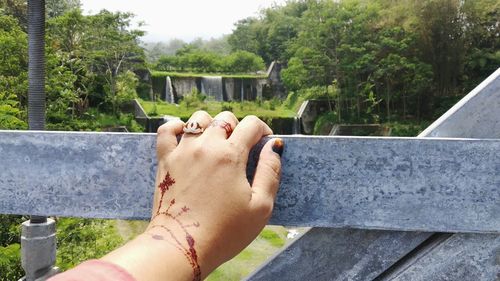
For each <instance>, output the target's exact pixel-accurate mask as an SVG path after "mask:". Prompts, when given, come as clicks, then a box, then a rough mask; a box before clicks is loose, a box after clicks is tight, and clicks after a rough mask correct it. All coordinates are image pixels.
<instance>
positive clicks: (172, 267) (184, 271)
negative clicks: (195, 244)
mask: <svg viewBox="0 0 500 281" xmlns="http://www.w3.org/2000/svg"><path fill="white" fill-rule="evenodd" d="M153 235H155V234H153ZM156 238H158V237H156ZM101 260H104V261H107V262H111V263H114V264H116V265H118V266H120V267H122V268H123V269H125V270H126V271H127V272H129V273H130V274H131V275H132V276H134V278H135V279H136V280H137V281H143V280H144V281H146V280H197V279H195V278H194V275H193V269H192V267H191V266H190V265H189V263H187V262H186V258H185V256H184V255H183V253H182V252H180V251H179V250H178V249H177V248H176V247H175V246H173V244H171V243H166V242H165V241H161V240H158V239H155V238H153V236H152V234H150V233H146V232H145V233H143V234H141V235H139V236H137V237H136V238H135V239H134V240H132V241H130V242H128V243H127V244H125V245H124V246H122V247H121V248H119V249H117V250H115V251H113V252H111V253H109V254H108V255H106V256H104V257H103V258H101ZM198 280H199V279H198Z"/></svg>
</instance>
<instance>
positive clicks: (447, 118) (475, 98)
mask: <svg viewBox="0 0 500 281" xmlns="http://www.w3.org/2000/svg"><path fill="white" fill-rule="evenodd" d="M424 136H425V137H443V138H450V137H460V138H493V139H495V138H496V139H500V68H499V69H497V71H495V72H494V73H493V74H492V75H490V76H489V77H488V78H487V79H486V80H484V81H483V82H482V83H481V84H479V86H477V87H476V88H475V89H474V90H472V91H471V92H470V93H469V94H468V95H467V96H465V97H464V98H463V99H462V100H460V101H459V102H458V103H457V104H456V105H454V106H453V107H452V108H450V110H448V111H447V112H446V113H445V114H443V116H441V117H440V118H439V119H438V120H436V121H435V122H434V123H432V124H431V125H430V126H429V127H428V128H427V129H426V130H425V131H423V132H422V133H421V134H420V135H419V137H424Z"/></svg>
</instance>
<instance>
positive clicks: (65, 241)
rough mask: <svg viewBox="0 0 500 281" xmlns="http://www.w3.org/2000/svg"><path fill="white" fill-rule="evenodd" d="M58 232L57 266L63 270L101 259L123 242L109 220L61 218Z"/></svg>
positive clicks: (58, 223)
mask: <svg viewBox="0 0 500 281" xmlns="http://www.w3.org/2000/svg"><path fill="white" fill-rule="evenodd" d="M57 232H58V234H57V238H58V241H57V244H58V249H57V266H59V267H60V268H61V269H62V270H68V269H70V268H72V267H74V266H76V265H77V264H79V263H81V262H83V261H85V260H89V259H95V258H100V257H102V256H104V255H105V254H107V253H109V252H110V251H112V250H114V249H115V248H117V247H118V246H120V245H121V244H122V243H123V240H122V238H121V237H120V235H119V234H118V233H117V230H116V228H115V225H114V222H113V221H109V220H97V219H76V218H61V219H58V221H57Z"/></svg>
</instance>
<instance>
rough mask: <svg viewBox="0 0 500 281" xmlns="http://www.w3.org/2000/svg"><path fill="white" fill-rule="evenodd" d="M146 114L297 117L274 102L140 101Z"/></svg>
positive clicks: (264, 117)
mask: <svg viewBox="0 0 500 281" xmlns="http://www.w3.org/2000/svg"><path fill="white" fill-rule="evenodd" d="M140 103H141V105H142V107H143V108H144V110H145V111H146V113H147V114H148V115H149V116H150V117H153V116H163V115H173V116H177V117H180V118H181V119H183V120H187V119H188V118H189V117H190V116H191V114H193V112H195V111H197V110H205V111H207V112H208V113H210V114H211V115H212V116H215V115H216V114H217V113H219V112H221V111H225V110H228V111H232V112H233V113H234V115H236V117H237V118H239V119H241V118H243V117H245V116H246V115H250V114H253V115H256V116H258V117H259V118H263V119H266V118H291V117H294V116H295V115H296V113H295V112H294V111H293V110H290V109H287V108H284V107H283V106H281V105H279V104H278V105H273V101H263V102H261V103H260V104H259V103H258V102H216V101H208V102H199V103H194V104H191V105H189V107H188V106H187V105H186V104H183V103H181V104H180V105H175V104H170V103H165V102H162V101H160V102H157V103H156V108H155V103H154V102H151V101H140Z"/></svg>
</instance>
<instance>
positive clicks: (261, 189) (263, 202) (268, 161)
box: [252, 138, 284, 215]
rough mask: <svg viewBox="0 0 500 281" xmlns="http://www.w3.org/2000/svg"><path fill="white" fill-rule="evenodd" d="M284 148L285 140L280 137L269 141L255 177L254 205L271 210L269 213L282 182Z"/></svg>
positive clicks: (263, 149)
mask: <svg viewBox="0 0 500 281" xmlns="http://www.w3.org/2000/svg"><path fill="white" fill-rule="evenodd" d="M283 148H284V145H283V140H282V139H280V138H277V139H272V140H271V141H268V142H267V143H266V144H265V145H264V147H263V148H262V151H261V152H260V157H259V162H258V164H257V168H256V170H255V175H254V178H253V183H252V190H253V195H252V201H254V202H253V203H254V207H256V208H257V209H263V211H266V212H269V215H270V213H271V212H272V207H273V204H274V199H275V198H276V193H277V191H278V186H279V182H280V177H281V154H282V153H283Z"/></svg>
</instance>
